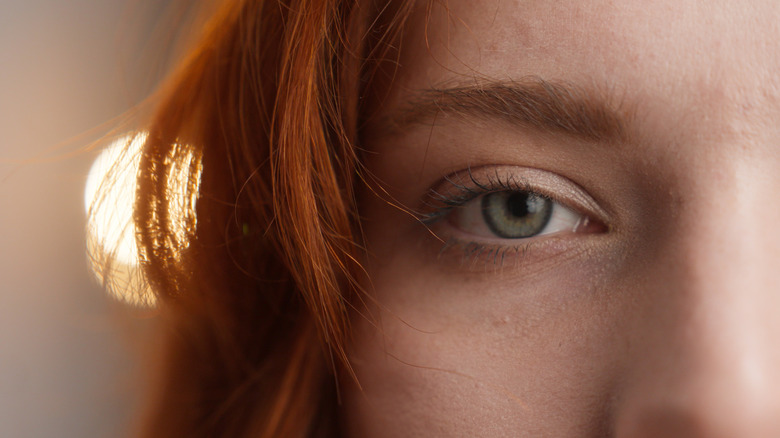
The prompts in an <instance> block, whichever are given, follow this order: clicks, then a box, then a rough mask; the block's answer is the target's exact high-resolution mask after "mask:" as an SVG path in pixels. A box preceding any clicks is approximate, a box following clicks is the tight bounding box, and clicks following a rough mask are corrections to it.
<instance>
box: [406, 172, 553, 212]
mask: <svg viewBox="0 0 780 438" xmlns="http://www.w3.org/2000/svg"><path fill="white" fill-rule="evenodd" d="M467 175H468V178H469V180H470V181H471V184H472V186H468V185H465V184H464V183H462V182H458V181H455V180H454V179H453V177H452V176H446V177H444V181H445V182H446V183H449V185H450V186H451V187H452V189H454V191H455V192H456V193H454V194H444V193H440V192H438V191H436V190H431V191H430V192H429V194H428V197H429V201H427V202H425V205H426V206H427V207H428V208H430V209H431V211H429V212H425V213H421V214H419V215H418V218H419V220H420V222H422V223H423V224H424V225H426V226H428V225H432V224H434V223H435V222H437V221H438V220H439V219H441V218H443V217H445V216H446V215H447V214H448V213H449V212H450V211H451V210H452V209H454V208H457V207H460V206H462V205H464V204H466V203H467V202H469V201H471V200H473V199H475V198H477V197H479V196H482V195H484V194H487V193H494V192H500V191H504V190H507V191H518V192H526V193H532V194H535V195H537V196H542V197H544V198H548V199H550V197H549V196H547V195H545V194H542V193H538V192H537V191H536V190H534V189H533V187H532V186H531V185H530V183H528V182H527V181H526V180H518V179H517V178H515V177H514V176H513V175H512V176H510V177H509V178H506V177H503V176H501V175H499V174H498V171H496V173H495V174H494V175H493V176H488V181H487V184H485V183H483V182H480V181H478V180H477V179H476V178H475V177H474V174H473V173H472V171H471V168H469V169H468V170H467Z"/></svg>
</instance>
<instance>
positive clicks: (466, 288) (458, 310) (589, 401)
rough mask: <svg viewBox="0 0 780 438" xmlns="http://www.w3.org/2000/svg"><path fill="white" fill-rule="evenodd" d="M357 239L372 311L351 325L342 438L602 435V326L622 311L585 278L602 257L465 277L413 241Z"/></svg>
mask: <svg viewBox="0 0 780 438" xmlns="http://www.w3.org/2000/svg"><path fill="white" fill-rule="evenodd" d="M367 235H368V237H369V241H370V242H369V243H371V245H370V247H369V249H370V250H371V251H372V254H374V256H375V257H374V258H373V259H372V261H370V262H369V263H368V264H367V267H368V275H369V278H371V279H372V280H371V285H370V288H371V289H370V295H371V298H370V302H371V303H372V304H371V306H370V308H368V309H366V311H365V312H361V315H359V316H357V315H356V316H355V317H354V318H353V331H354V334H355V335H354V338H353V343H352V346H351V352H350V353H351V360H352V364H353V366H354V369H355V372H356V374H357V378H358V382H359V384H360V387H358V386H357V385H354V384H351V383H350V384H349V385H346V386H345V387H344V388H343V389H344V392H343V395H344V406H343V410H344V417H345V424H346V426H347V429H348V431H349V433H350V435H349V436H353V437H384V436H387V437H397V436H492V437H502V436H518V433H521V434H522V436H538V435H539V434H545V435H551V436H555V435H564V434H567V433H571V432H572V431H577V432H578V433H582V432H583V431H592V432H593V433H595V434H598V433H600V432H602V431H601V430H600V427H601V426H602V425H603V424H606V419H605V418H604V417H605V415H608V414H607V411H608V410H607V409H605V406H606V405H607V404H608V403H609V399H610V396H611V395H610V394H611V382H612V381H613V380H614V379H615V376H616V375H617V372H616V369H617V368H618V367H619V363H618V360H617V358H619V357H621V351H620V350H621V348H622V347H621V345H623V343H622V342H620V341H619V339H618V338H619V337H620V335H619V334H618V333H620V331H619V330H616V328H615V326H616V324H617V321H616V320H615V318H613V317H612V316H611V315H619V314H621V313H622V312H620V311H619V310H618V309H616V307H617V306H618V303H617V302H615V300H612V299H610V296H611V294H609V293H608V292H607V291H606V288H605V287H599V286H598V284H597V282H596V280H595V278H594V277H593V275H592V274H593V272H594V270H593V269H592V268H593V267H594V266H605V264H604V260H603V259H599V258H598V257H592V258H587V257H584V256H583V257H573V258H569V259H565V258H564V259H558V265H554V266H548V267H547V268H545V269H544V270H542V271H539V272H530V271H529V270H525V269H524V268H523V265H522V264H521V263H520V264H518V266H512V267H507V268H506V269H499V268H495V267H494V268H492V269H485V270H482V271H481V272H479V270H477V271H473V272H471V273H468V274H465V273H463V272H459V270H458V269H457V268H453V267H452V266H449V265H448V263H449V262H448V261H447V260H444V259H441V258H437V257H436V252H435V251H428V250H427V249H426V248H425V247H424V244H422V243H411V242H417V241H416V240H409V241H405V240H404V239H403V238H399V237H398V236H395V237H393V235H392V233H378V234H377V233H372V231H371V229H370V228H368V229H367ZM372 236H373V237H375V238H374V239H370V238H371V237H372ZM344 379H345V380H348V379H349V377H344ZM562 413H565V415H561V414H562Z"/></svg>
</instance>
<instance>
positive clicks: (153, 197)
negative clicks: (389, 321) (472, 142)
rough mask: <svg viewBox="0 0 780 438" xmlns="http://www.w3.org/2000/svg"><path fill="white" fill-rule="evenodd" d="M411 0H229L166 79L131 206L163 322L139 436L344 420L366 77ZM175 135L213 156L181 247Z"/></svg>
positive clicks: (282, 432)
mask: <svg viewBox="0 0 780 438" xmlns="http://www.w3.org/2000/svg"><path fill="white" fill-rule="evenodd" d="M409 8H410V6H409V5H405V6H404V7H402V8H397V9H394V10H393V11H392V12H391V11H390V10H384V9H383V10H381V11H380V10H372V9H371V8H370V7H368V6H367V5H366V4H363V3H362V2H360V3H359V2H357V1H355V0H349V1H347V0H345V1H338V0H298V1H289V0H288V1H281V0H277V1H270V0H267V1H263V0H244V1H239V0H236V1H231V2H224V4H222V5H221V6H219V7H218V8H217V10H216V11H215V13H214V15H213V18H212V20H211V22H210V24H209V26H208V28H207V31H206V33H205V35H204V37H203V38H202V40H201V41H200V43H199V44H198V45H197V46H196V47H195V48H194V49H193V50H192V51H191V53H190V54H189V55H188V57H187V58H186V59H185V61H184V62H183V63H182V66H181V67H180V69H179V70H178V71H177V73H175V74H174V76H173V77H172V79H171V81H170V82H169V83H168V85H166V87H165V88H164V89H163V94H162V96H163V98H162V100H161V104H160V106H159V108H158V111H157V112H156V116H155V118H154V120H153V123H152V124H151V126H150V129H149V137H148V139H147V141H146V144H145V146H144V148H143V152H142V157H141V164H140V170H139V175H138V190H137V199H136V204H135V216H134V221H135V223H136V227H137V231H138V232H137V236H138V238H137V240H138V243H139V252H140V256H141V260H142V266H143V269H144V272H145V275H146V278H147V280H148V282H149V284H150V286H151V287H152V289H153V290H154V291H155V293H156V294H157V296H158V302H159V303H160V308H161V314H162V318H163V329H164V333H163V336H164V337H165V339H164V345H165V346H164V358H163V361H162V365H161V369H160V374H159V381H158V384H157V385H156V389H155V393H154V394H153V401H152V403H151V404H150V405H149V412H150V414H149V415H148V418H147V421H146V423H145V426H144V431H143V434H144V436H148V437H166V438H167V437H178V436H186V437H195V436H231V437H232V436H235V437H240V436H253V437H254V436H257V437H272V436H273V437H308V436H332V435H336V434H337V433H338V432H337V429H338V424H337V423H338V421H337V419H336V416H335V408H336V404H337V402H336V391H337V387H336V386H337V385H336V383H335V374H332V373H333V372H335V371H336V370H339V369H340V370H346V373H345V374H347V375H349V372H348V371H349V365H348V361H347V356H346V353H345V342H346V341H347V339H348V334H349V319H348V313H349V311H348V310H349V309H350V306H352V305H353V302H355V300H356V297H357V299H359V297H358V296H357V294H358V293H359V287H358V284H357V278H358V276H359V275H360V269H361V268H360V265H359V263H358V262H357V260H358V258H359V243H358V242H359V241H360V240H359V236H360V232H359V223H358V218H357V212H356V203H355V187H356V184H357V183H359V182H360V178H361V174H362V173H361V170H360V165H359V156H358V153H357V152H356V151H357V149H356V144H357V142H358V137H359V121H360V114H362V113H363V112H364V111H365V109H364V108H361V99H360V97H361V93H362V92H363V90H362V89H361V87H362V85H361V84H366V83H369V82H370V81H371V77H372V75H373V74H374V73H375V72H376V71H377V70H376V69H375V66H376V65H377V64H378V61H379V60H380V59H381V58H382V57H384V56H386V55H387V53H388V52H387V51H388V50H389V48H390V45H388V44H387V42H388V41H392V40H394V39H395V38H396V36H397V35H398V32H399V31H400V28H401V27H402V24H403V21H404V20H405V17H406V16H407V15H408V9H409ZM369 23H372V24H371V25H369ZM177 144H189V145H192V147H193V148H194V150H195V153H196V154H197V155H198V156H199V157H200V160H193V163H195V162H196V161H197V166H198V169H195V168H194V167H193V168H192V169H190V178H195V176H194V174H195V172H196V170H197V172H201V169H202V175H201V176H200V183H199V194H198V196H199V197H198V201H197V208H196V211H195V218H196V220H197V225H196V230H195V231H194V234H193V235H192V236H191V237H190V239H189V241H188V242H187V244H186V245H184V246H182V245H175V244H172V243H171V242H175V239H176V236H175V235H174V234H175V233H174V231H175V230H174V227H173V226H172V225H171V221H172V220H173V219H172V218H171V212H170V211H169V209H170V207H169V203H168V202H167V201H166V199H168V197H169V196H171V194H170V193H169V187H168V183H167V181H168V178H167V177H166V175H168V173H169V172H170V171H171V168H172V166H174V165H175V164H176V162H177V160H178V155H177V154H179V153H180V152H178V149H177V148H176V145H177ZM192 166H195V164H193V165H192ZM184 247H186V249H181V248H184Z"/></svg>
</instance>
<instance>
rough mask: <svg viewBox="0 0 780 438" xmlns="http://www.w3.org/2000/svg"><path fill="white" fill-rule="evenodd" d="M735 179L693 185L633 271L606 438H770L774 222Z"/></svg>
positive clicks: (778, 366) (777, 305) (759, 198)
mask: <svg viewBox="0 0 780 438" xmlns="http://www.w3.org/2000/svg"><path fill="white" fill-rule="evenodd" d="M732 164H733V163H732ZM710 170H711V171H715V169H710ZM746 176H750V174H748V175H744V174H740V172H738V171H737V172H731V173H727V174H725V176H724V174H723V173H722V172H721V174H720V175H717V176H713V175H708V176H701V177H699V178H698V179H699V180H700V181H707V180H709V182H708V183H701V184H699V183H696V184H691V185H690V186H689V188H690V189H689V191H688V192H687V193H686V195H685V196H684V197H683V198H682V201H681V202H680V203H679V205H680V207H679V211H677V212H676V213H675V215H674V217H675V222H676V223H675V224H674V226H673V227H672V228H669V229H667V230H666V231H667V233H666V234H667V235H666V236H665V237H664V236H659V238H658V239H659V243H658V251H657V254H656V255H655V256H654V257H658V260H655V261H657V262H658V263H647V264H645V266H648V268H647V269H650V270H652V271H653V272H650V273H648V275H646V276H645V278H651V279H652V280H651V281H649V283H648V284H647V285H646V290H644V291H643V294H642V297H641V298H640V300H641V301H642V303H643V304H640V309H639V310H638V311H639V312H640V313H641V315H642V317H640V318H637V319H636V321H635V324H636V326H635V327H634V330H633V332H635V333H642V335H641V336H638V337H637V338H636V339H635V343H636V345H637V350H636V351H642V352H643V353H642V354H638V355H636V356H635V358H634V362H633V365H632V367H633V369H632V371H631V373H630V376H631V377H630V378H629V379H628V380H629V382H628V383H627V385H626V390H625V394H624V398H623V400H624V403H623V405H622V406H621V409H620V410H619V412H620V415H619V416H618V422H617V426H618V428H617V431H618V433H617V435H618V436H621V437H644V436H669V437H674V436H692V437H698V436H702V437H704V436H707V437H709V436H712V437H719V436H723V437H731V436H780V421H778V420H780V387H778V384H777V383H778V381H779V380H780V379H778V377H780V360H778V354H777V353H776V352H775V350H777V349H778V340H780V325H779V324H778V323H777V322H776V321H777V320H778V319H780V316H779V315H777V314H778V312H780V299H778V297H779V296H780V292H779V291H778V289H780V288H778V284H780V257H778V249H777V245H776V243H777V237H776V235H777V234H778V231H775V230H773V227H774V226H775V224H778V223H780V215H778V211H777V210H778V209H777V207H775V206H774V205H773V204H774V202H773V200H771V197H770V198H769V199H766V198H765V196H767V195H768V194H771V190H768V189H767V188H762V187H760V186H757V184H756V183H754V182H752V181H751V178H747V177H746ZM753 176H755V175H753ZM770 204H771V205H770Z"/></svg>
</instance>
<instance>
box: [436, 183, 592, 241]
mask: <svg viewBox="0 0 780 438" xmlns="http://www.w3.org/2000/svg"><path fill="white" fill-rule="evenodd" d="M449 220H450V222H451V224H452V225H453V226H455V227H456V228H457V229H459V230H460V231H462V232H464V233H466V234H470V235H473V236H478V237H482V238H499V239H523V238H529V237H534V236H539V235H545V234H553V233H559V232H567V231H568V232H574V231H578V230H579V229H580V228H581V227H583V226H587V224H588V222H589V221H588V218H587V216H584V215H582V214H579V213H577V212H575V211H573V210H571V209H570V208H567V207H565V206H563V205H561V204H560V203H558V202H555V201H553V200H552V199H550V198H548V197H546V196H543V195H540V194H536V193H533V192H530V191H522V190H504V191H496V192H490V193H485V194H483V195H480V196H477V197H476V198H474V199H472V200H469V201H467V202H465V203H463V204H462V205H461V206H459V207H457V208H454V209H452V210H451V211H450V217H449Z"/></svg>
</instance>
